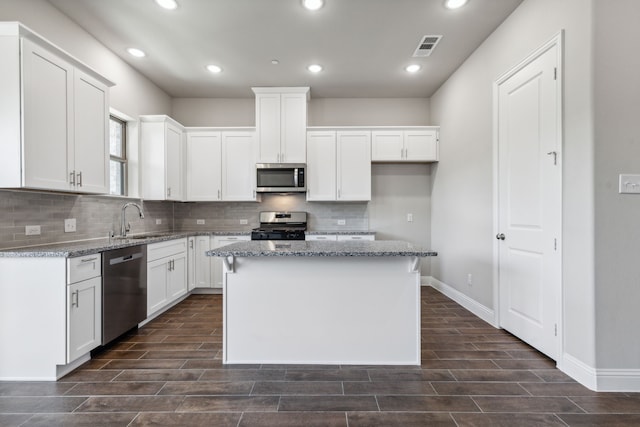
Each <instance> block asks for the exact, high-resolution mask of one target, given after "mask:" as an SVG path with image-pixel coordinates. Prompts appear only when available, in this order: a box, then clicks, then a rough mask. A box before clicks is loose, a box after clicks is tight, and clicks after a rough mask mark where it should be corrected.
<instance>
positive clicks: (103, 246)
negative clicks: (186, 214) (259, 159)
mask: <svg viewBox="0 0 640 427" xmlns="http://www.w3.org/2000/svg"><path fill="white" fill-rule="evenodd" d="M250 233H251V231H184V232H171V231H169V232H164V233H143V234H138V235H131V236H130V237H129V238H126V239H123V238H120V237H114V238H111V239H109V238H102V239H92V240H82V241H76V242H63V243H49V244H44V245H38V246H25V247H21V248H11V249H2V250H0V258H20V257H65V258H69V257H77V256H85V255H91V254H96V253H99V252H104V251H109V250H112V249H120V248H126V247H129V246H137V245H147V244H150V243H157V242H164V241H168V240H174V239H180V238H183V237H191V236H230V235H234V236H235V235H249V234H250Z"/></svg>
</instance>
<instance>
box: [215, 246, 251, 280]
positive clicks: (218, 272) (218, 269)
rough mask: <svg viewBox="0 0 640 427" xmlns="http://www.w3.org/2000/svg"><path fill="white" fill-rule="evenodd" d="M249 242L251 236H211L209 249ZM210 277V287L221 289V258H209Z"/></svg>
mask: <svg viewBox="0 0 640 427" xmlns="http://www.w3.org/2000/svg"><path fill="white" fill-rule="evenodd" d="M246 240H251V236H248V235H233V236H213V237H212V238H211V249H217V248H220V247H222V246H226V245H230V244H231V243H236V242H241V241H246ZM210 259H211V277H212V285H213V286H212V287H213V288H219V289H222V272H223V266H222V258H219V257H211V258H210Z"/></svg>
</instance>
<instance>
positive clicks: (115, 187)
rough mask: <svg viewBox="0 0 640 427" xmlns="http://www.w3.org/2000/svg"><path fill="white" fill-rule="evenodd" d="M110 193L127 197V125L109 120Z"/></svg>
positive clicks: (114, 118)
mask: <svg viewBox="0 0 640 427" xmlns="http://www.w3.org/2000/svg"><path fill="white" fill-rule="evenodd" d="M109 155H110V161H109V193H110V194H117V195H121V196H126V195H127V185H126V183H127V123H126V122H124V121H122V120H120V119H118V118H117V117H114V116H111V117H110V118H109Z"/></svg>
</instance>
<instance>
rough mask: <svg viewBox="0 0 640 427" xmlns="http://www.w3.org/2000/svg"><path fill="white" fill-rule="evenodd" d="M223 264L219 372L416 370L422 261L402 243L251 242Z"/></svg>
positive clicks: (230, 250) (227, 254)
mask: <svg viewBox="0 0 640 427" xmlns="http://www.w3.org/2000/svg"><path fill="white" fill-rule="evenodd" d="M207 255H209V256H217V257H222V258H223V260H224V264H225V274H224V284H223V295H224V301H223V318H224V338H223V362H224V363H271V364H352V365H353V364H357V365H419V364H420V270H419V265H420V263H419V258H420V257H427V256H435V255H437V253H436V252H433V251H429V250H424V249H422V248H419V247H415V246H413V245H411V244H409V243H406V242H399V241H366V242H365V241H355V242H325V241H319V242H318V241H247V242H240V243H234V244H232V245H228V246H225V247H222V248H218V249H215V250H211V251H208V252H207Z"/></svg>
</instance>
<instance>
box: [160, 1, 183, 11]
mask: <svg viewBox="0 0 640 427" xmlns="http://www.w3.org/2000/svg"><path fill="white" fill-rule="evenodd" d="M156 3H157V4H158V6H160V7H162V8H165V9H168V10H174V9H176V8H177V7H178V3H176V0H156Z"/></svg>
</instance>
